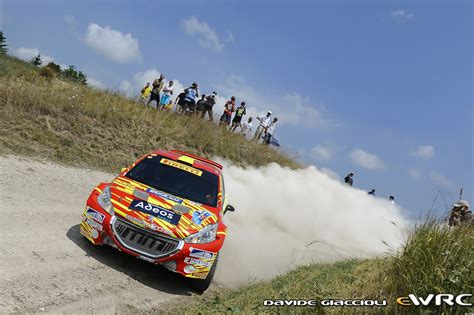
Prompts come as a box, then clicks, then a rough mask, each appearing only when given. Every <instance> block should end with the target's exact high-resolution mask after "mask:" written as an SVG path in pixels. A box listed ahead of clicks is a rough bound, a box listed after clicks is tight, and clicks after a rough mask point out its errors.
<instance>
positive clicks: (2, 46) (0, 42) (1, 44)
mask: <svg viewBox="0 0 474 315" xmlns="http://www.w3.org/2000/svg"><path fill="white" fill-rule="evenodd" d="M6 40H7V38H6V37H5V36H4V35H3V31H0V53H1V54H6V53H7V51H8V49H7V44H6Z"/></svg>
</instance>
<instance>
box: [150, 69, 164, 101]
mask: <svg viewBox="0 0 474 315" xmlns="http://www.w3.org/2000/svg"><path fill="white" fill-rule="evenodd" d="M164 78H165V76H164V75H163V74H161V75H160V78H159V79H155V81H153V89H152V90H151V94H150V99H149V100H148V102H147V103H146V104H147V105H150V103H151V102H153V101H155V102H156V108H157V109H159V107H160V92H161V89H162V88H163V84H164V82H163V79H164Z"/></svg>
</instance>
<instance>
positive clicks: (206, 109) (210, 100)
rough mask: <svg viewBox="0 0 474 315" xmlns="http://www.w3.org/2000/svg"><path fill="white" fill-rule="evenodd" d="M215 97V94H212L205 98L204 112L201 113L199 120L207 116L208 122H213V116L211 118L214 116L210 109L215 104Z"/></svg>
mask: <svg viewBox="0 0 474 315" xmlns="http://www.w3.org/2000/svg"><path fill="white" fill-rule="evenodd" d="M216 97H217V92H212V94H211V95H209V96H208V97H207V98H206V103H205V106H204V111H203V112H202V113H201V118H204V116H206V114H208V115H209V120H210V121H214V116H213V115H214V114H213V113H212V108H213V107H214V105H215V104H216Z"/></svg>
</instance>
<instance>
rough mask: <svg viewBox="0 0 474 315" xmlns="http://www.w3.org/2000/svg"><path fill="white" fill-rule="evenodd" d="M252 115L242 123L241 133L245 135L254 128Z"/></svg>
mask: <svg viewBox="0 0 474 315" xmlns="http://www.w3.org/2000/svg"><path fill="white" fill-rule="evenodd" d="M252 120H253V118H252V117H249V119H248V120H247V121H244V122H243V123H241V124H240V134H241V135H243V136H244V137H245V136H247V134H248V133H249V132H250V131H251V130H252Z"/></svg>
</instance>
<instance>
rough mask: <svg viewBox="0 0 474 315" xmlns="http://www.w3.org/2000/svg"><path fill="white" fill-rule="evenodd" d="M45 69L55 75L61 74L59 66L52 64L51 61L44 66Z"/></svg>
mask: <svg viewBox="0 0 474 315" xmlns="http://www.w3.org/2000/svg"><path fill="white" fill-rule="evenodd" d="M46 68H50V69H51V70H53V71H54V72H56V73H57V74H59V73H61V66H60V65H58V64H57V63H54V62H52V61H51V62H50V63H48V64H47V65H46Z"/></svg>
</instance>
